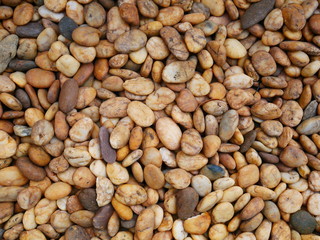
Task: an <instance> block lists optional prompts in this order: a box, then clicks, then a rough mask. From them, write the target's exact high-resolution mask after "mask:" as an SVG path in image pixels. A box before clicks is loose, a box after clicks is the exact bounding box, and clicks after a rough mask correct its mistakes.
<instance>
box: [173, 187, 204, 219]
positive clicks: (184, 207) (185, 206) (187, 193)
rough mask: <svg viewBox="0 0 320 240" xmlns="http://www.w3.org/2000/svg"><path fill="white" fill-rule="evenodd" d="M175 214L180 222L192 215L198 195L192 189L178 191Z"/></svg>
mask: <svg viewBox="0 0 320 240" xmlns="http://www.w3.org/2000/svg"><path fill="white" fill-rule="evenodd" d="M176 197H177V214H178V217H179V218H180V219H182V220H185V219H187V218H189V217H192V216H193V215H194V210H195V209H196V207H197V205H198V202H199V195H198V193H197V192H196V190H194V189H193V188H192V187H187V188H185V189H183V190H180V191H179V192H178V193H177V194H176Z"/></svg>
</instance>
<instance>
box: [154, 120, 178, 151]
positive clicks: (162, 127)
mask: <svg viewBox="0 0 320 240" xmlns="http://www.w3.org/2000/svg"><path fill="white" fill-rule="evenodd" d="M156 131H157V134H158V137H159V139H160V141H161V142H162V143H163V145H164V146H165V147H166V148H168V149H169V150H177V149H178V148H179V147H180V139H181V137H182V132H181V129H180V128H179V126H178V125H177V124H176V123H175V122H174V121H173V120H172V119H171V118H168V117H163V118H160V119H159V120H158V121H157V123H156Z"/></svg>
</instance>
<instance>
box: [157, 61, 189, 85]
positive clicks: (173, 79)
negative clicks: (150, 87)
mask: <svg viewBox="0 0 320 240" xmlns="http://www.w3.org/2000/svg"><path fill="white" fill-rule="evenodd" d="M194 73H195V67H194V65H193V63H191V62H190V61H175V62H172V63H170V64H168V65H166V66H165V67H164V69H163V71H162V79H163V81H165V82H167V83H185V82H187V81H189V80H190V79H191V78H192V77H193V75H194Z"/></svg>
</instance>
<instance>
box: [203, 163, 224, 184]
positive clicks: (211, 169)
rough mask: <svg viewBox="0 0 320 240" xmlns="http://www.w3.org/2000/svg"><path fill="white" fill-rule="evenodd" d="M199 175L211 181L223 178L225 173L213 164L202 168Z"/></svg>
mask: <svg viewBox="0 0 320 240" xmlns="http://www.w3.org/2000/svg"><path fill="white" fill-rule="evenodd" d="M200 173H201V174H203V175H205V176H206V177H208V178H209V179H210V180H211V181H214V180H217V179H218V178H221V177H223V176H224V174H225V171H224V170H223V168H222V167H219V166H217V165H214V164H208V165H207V166H205V167H203V168H202V169H201V171H200Z"/></svg>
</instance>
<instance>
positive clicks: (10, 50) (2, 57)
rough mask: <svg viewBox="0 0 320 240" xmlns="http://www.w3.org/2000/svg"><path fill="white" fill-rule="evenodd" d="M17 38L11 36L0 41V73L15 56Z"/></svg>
mask: <svg viewBox="0 0 320 240" xmlns="http://www.w3.org/2000/svg"><path fill="white" fill-rule="evenodd" d="M18 42H19V38H18V36H17V35H15V34H11V35H9V36H7V37H5V38H4V39H3V40H2V41H0V73H2V72H3V71H4V70H6V68H7V66H8V64H9V62H10V61H11V60H12V59H13V58H14V57H15V56H16V53H17V46H18Z"/></svg>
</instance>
